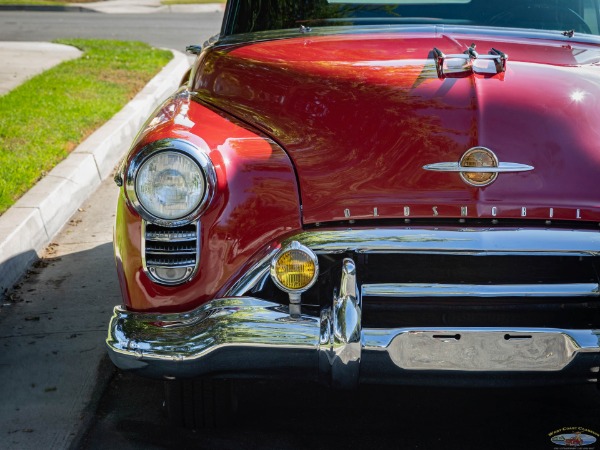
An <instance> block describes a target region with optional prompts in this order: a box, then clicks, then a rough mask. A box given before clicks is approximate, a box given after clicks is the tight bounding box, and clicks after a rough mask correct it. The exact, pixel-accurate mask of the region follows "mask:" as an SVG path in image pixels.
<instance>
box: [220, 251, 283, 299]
mask: <svg viewBox="0 0 600 450" xmlns="http://www.w3.org/2000/svg"><path fill="white" fill-rule="evenodd" d="M278 252H279V248H274V249H273V250H271V251H269V253H268V254H267V255H266V256H264V257H263V258H261V259H260V261H258V262H257V263H256V264H255V265H254V266H252V267H251V268H250V269H249V270H247V271H245V272H244V274H243V275H242V277H241V278H240V279H239V280H237V281H236V282H235V284H234V285H233V286H231V288H229V290H228V291H227V292H226V293H225V297H241V296H243V295H248V293H249V292H250V291H251V290H252V289H253V288H254V287H255V286H258V285H260V284H262V282H263V281H264V280H265V279H267V278H268V277H269V276H270V273H271V260H272V259H273V258H274V257H275V255H276V254H277V253H278Z"/></svg>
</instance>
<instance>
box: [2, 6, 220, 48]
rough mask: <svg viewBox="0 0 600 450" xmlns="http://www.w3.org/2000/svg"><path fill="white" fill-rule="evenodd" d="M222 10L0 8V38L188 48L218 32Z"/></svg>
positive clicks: (7, 39)
mask: <svg viewBox="0 0 600 450" xmlns="http://www.w3.org/2000/svg"><path fill="white" fill-rule="evenodd" d="M221 18H222V14H221V13H194V14H177V13H152V14H102V13H95V12H81V13H80V12H33V11H2V12H0V41H30V42H33V41H52V40H54V39H60V38H94V39H117V40H126V41H131V40H136V41H142V42H147V43H148V44H150V45H152V46H154V47H166V48H171V49H174V50H179V51H185V47H186V46H187V45H190V44H202V43H203V42H204V41H205V40H206V39H207V38H208V37H210V36H212V35H214V34H216V33H218V32H219V29H220V26H221Z"/></svg>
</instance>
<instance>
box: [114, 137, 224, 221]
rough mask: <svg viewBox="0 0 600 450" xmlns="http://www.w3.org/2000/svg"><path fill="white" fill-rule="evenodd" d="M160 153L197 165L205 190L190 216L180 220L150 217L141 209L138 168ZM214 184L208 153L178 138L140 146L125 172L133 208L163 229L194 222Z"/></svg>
mask: <svg viewBox="0 0 600 450" xmlns="http://www.w3.org/2000/svg"><path fill="white" fill-rule="evenodd" d="M162 152H175V153H181V154H183V155H184V156H187V157H188V158H190V159H191V160H192V161H193V162H194V163H196V164H197V165H198V167H199V168H200V172H201V173H202V175H203V176H204V183H205V188H204V193H203V195H202V197H201V198H200V201H199V202H198V204H197V206H196V207H195V208H194V209H193V210H192V211H191V212H190V213H188V214H186V215H184V216H183V217H178V218H174V219H167V218H164V217H158V216H156V215H155V214H152V213H151V212H150V211H148V210H147V209H146V208H145V207H144V205H143V204H142V202H141V201H140V199H139V196H138V193H137V191H136V184H137V183H136V179H137V176H138V174H139V171H140V169H141V168H142V166H143V165H144V164H145V163H146V162H148V161H149V160H150V158H152V157H153V156H156V155H157V154H159V153H162ZM216 184H217V176H216V172H215V168H214V166H213V164H212V161H211V160H210V158H209V157H208V154H207V153H206V152H205V151H202V150H201V149H200V148H198V147H197V146H196V145H194V144H192V143H191V142H188V141H184V140H182V139H161V140H158V141H154V142H151V143H150V144H148V145H146V146H145V147H143V148H142V149H141V150H140V151H139V152H138V153H137V154H136V155H135V156H134V157H133V159H132V160H131V161H130V163H129V165H128V167H127V171H126V173H125V192H126V195H127V198H128V200H129V202H130V203H131V205H132V206H133V208H134V209H135V210H136V211H137V212H138V214H139V215H140V216H141V217H142V218H143V219H145V220H147V221H148V222H150V223H153V224H156V225H160V226H163V227H179V226H182V225H187V224H189V223H191V222H193V221H194V220H196V219H197V218H198V217H199V216H200V215H201V214H202V212H204V210H206V208H207V207H208V205H209V204H210V201H211V199H212V197H213V195H214V192H215V186H216Z"/></svg>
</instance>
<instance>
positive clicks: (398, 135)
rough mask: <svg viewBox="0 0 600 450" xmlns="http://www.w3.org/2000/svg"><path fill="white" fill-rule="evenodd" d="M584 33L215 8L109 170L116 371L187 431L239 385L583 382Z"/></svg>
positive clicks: (599, 253) (429, 11)
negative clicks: (165, 95) (155, 396)
mask: <svg viewBox="0 0 600 450" xmlns="http://www.w3.org/2000/svg"><path fill="white" fill-rule="evenodd" d="M599 25H600V10H599V0H502V1H500V0H437V1H436V0H401V1H387V0H378V1H372V0H354V1H353V2H352V3H347V2H344V1H343V0H300V1H298V0H296V1H292V0H229V1H228V2H227V7H226V11H225V16H224V21H223V26H222V29H221V32H220V34H219V35H218V36H215V37H214V38H212V39H211V40H210V41H208V42H207V43H206V44H205V45H203V46H202V47H200V46H191V47H190V48H189V50H190V51H191V52H193V53H196V54H197V59H196V61H195V63H194V64H193V67H192V69H191V72H190V74H189V76H187V77H186V79H185V80H183V82H182V85H181V88H180V90H179V91H178V92H177V93H175V94H174V95H173V96H172V97H171V98H170V99H169V100H167V101H166V102H165V103H164V105H162V107H161V108H159V110H157V111H156V112H155V113H154V114H153V115H152V116H151V117H150V119H149V120H148V122H147V124H146V125H145V126H144V128H143V129H142V130H141V132H140V134H139V135H138V137H137V139H136V141H135V142H134V144H133V146H132V149H131V151H130V153H129V155H128V156H127V158H126V159H125V161H124V162H123V164H122V166H121V168H120V170H119V171H118V173H117V175H116V178H115V180H116V182H117V184H118V185H119V186H121V192H120V196H119V204H118V212H117V219H116V228H115V255H116V264H117V271H118V276H119V280H120V285H121V290H122V295H123V305H121V306H117V307H116V308H115V310H114V315H113V317H112V320H111V322H110V327H109V333H108V338H107V346H108V350H109V354H110V356H111V358H112V360H113V362H114V363H115V364H116V365H117V366H118V367H119V368H121V369H123V370H129V371H134V372H136V373H138V374H140V375H144V376H150V377H159V378H162V379H166V380H171V381H168V382H167V384H166V386H167V403H168V409H169V410H170V412H171V414H172V415H173V416H174V417H176V418H177V417H179V418H180V419H181V420H182V421H183V422H184V423H188V424H190V425H194V426H202V425H205V424H208V423H210V422H211V421H212V420H213V418H214V417H216V414H217V411H216V410H217V409H218V407H219V405H222V404H223V403H222V402H219V401H217V400H218V398H217V396H219V395H224V393H226V391H227V389H228V380H230V379H233V378H239V377H255V378H256V377H258V378H273V377H295V378H298V377H300V378H303V379H308V380H315V381H320V382H324V383H327V384H330V385H332V386H334V387H339V388H353V387H355V386H357V385H358V383H397V384H429V385H440V384H456V385H475V384H487V385H490V384H492V385H500V384H504V385H511V386H516V385H528V384H556V383H580V382H591V383H596V384H597V383H598V376H599V373H598V372H599V367H600V298H599V296H600V290H599V273H598V271H599V270H600V228H599V227H600V36H599ZM215 405H216V406H215Z"/></svg>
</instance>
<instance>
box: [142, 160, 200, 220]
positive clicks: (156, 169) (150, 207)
mask: <svg viewBox="0 0 600 450" xmlns="http://www.w3.org/2000/svg"><path fill="white" fill-rule="evenodd" d="M205 191H206V180H205V179H204V173H203V172H202V169H201V168H200V167H199V166H198V164H197V163H196V162H195V161H194V160H193V159H192V158H190V157H189V156H186V155H184V154H183V153H179V152H175V151H165V152H161V153H157V154H156V155H153V156H151V157H149V158H148V159H147V160H146V161H145V162H144V163H143V164H142V165H141V167H140V169H139V170H138V173H137V175H136V177H135V192H136V194H137V198H138V201H139V202H140V204H141V205H142V207H143V208H144V209H145V210H146V211H148V213H150V214H151V215H153V216H155V217H158V218H160V219H165V220H174V219H180V218H182V217H185V216H187V215H189V214H191V213H192V212H193V211H194V210H195V209H196V208H197V207H198V205H199V204H200V202H201V201H202V199H203V197H204V193H205Z"/></svg>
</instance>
